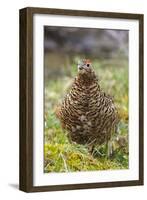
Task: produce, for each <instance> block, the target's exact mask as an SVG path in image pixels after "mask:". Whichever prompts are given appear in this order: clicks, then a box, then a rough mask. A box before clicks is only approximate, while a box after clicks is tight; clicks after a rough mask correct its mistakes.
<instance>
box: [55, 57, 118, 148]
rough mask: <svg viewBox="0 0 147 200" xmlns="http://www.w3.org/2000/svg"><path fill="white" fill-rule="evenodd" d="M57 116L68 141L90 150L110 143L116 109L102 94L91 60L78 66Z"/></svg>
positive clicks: (116, 118) (107, 96)
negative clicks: (66, 133)
mask: <svg viewBox="0 0 147 200" xmlns="http://www.w3.org/2000/svg"><path fill="white" fill-rule="evenodd" d="M56 115H57V117H58V118H59V119H60V122H61V125H62V128H63V129H65V130H67V132H68V136H69V138H70V139H71V140H72V141H73V142H76V143H78V144H84V145H87V146H88V147H89V148H90V149H91V150H92V149H93V148H94V147H95V145H101V144H103V143H105V142H108V141H109V140H110V139H111V135H112V132H113V131H114V128H115V127H116V125H117V123H118V114H117V109H116V107H115V105H114V102H113V99H112V98H111V97H110V96H109V95H106V94H105V92H103V91H102V90H101V88H100V85H99V82H98V79H97V77H96V74H95V72H94V70H93V67H92V64H91V62H90V60H87V59H84V60H82V61H81V63H80V64H78V75H77V77H76V78H75V80H74V82H73V85H72V87H71V90H70V92H69V93H68V94H67V95H66V96H65V98H64V100H63V102H62V104H61V105H59V107H58V109H57V112H56Z"/></svg>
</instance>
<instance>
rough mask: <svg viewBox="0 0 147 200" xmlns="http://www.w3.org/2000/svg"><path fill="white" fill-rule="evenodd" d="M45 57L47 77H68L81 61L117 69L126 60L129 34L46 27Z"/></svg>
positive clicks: (120, 31)
mask: <svg viewBox="0 0 147 200" xmlns="http://www.w3.org/2000/svg"><path fill="white" fill-rule="evenodd" d="M44 54H45V60H44V61H45V76H46V77H49V76H50V75H54V76H58V75H62V74H63V75H65V74H68V75H70V73H71V69H70V68H71V66H72V64H73V63H75V65H76V63H77V61H78V59H81V58H90V59H92V60H99V61H102V60H103V61H105V62H104V63H102V65H109V64H112V63H114V65H117V66H118V65H119V66H120V65H123V64H124V63H122V61H126V60H127V59H128V31H126V30H107V29H104V30H103V29H92V28H69V27H49V26H45V27H44ZM120 59H121V60H120ZM110 60H111V62H110Z"/></svg>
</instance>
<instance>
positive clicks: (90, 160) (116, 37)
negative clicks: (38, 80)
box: [44, 26, 129, 173]
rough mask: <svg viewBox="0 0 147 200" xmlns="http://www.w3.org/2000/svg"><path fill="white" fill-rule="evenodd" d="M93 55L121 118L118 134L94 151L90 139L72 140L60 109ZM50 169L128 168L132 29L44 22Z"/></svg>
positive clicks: (47, 168) (46, 165)
mask: <svg viewBox="0 0 147 200" xmlns="http://www.w3.org/2000/svg"><path fill="white" fill-rule="evenodd" d="M83 58H87V59H90V60H91V62H92V65H93V68H94V70H95V73H96V74H97V76H98V80H99V84H100V87H101V89H102V90H103V91H105V92H106V93H107V94H109V95H111V96H113V98H114V102H115V105H116V107H117V109H118V113H119V117H120V122H119V125H118V135H117V136H116V135H115V137H114V138H113V144H112V145H113V150H114V154H113V157H112V158H108V157H107V156H106V145H105V144H104V145H102V146H101V147H98V148H97V149H96V152H98V153H97V155H96V156H91V155H90V154H89V153H88V151H87V149H86V147H85V146H84V145H78V144H75V143H70V142H69V140H68V137H67V133H66V132H65V131H64V130H62V128H61V125H60V122H59V120H58V119H57V118H56V115H55V110H56V107H57V105H58V104H60V103H61V102H62V99H63V98H64V96H65V95H66V94H67V92H68V91H69V88H70V87H71V85H72V82H73V80H74V78H75V76H76V75H77V63H78V61H80V60H81V59H83ZM44 81H45V84H44V86H45V88H44V105H45V106H44V124H45V125H44V138H45V139H44V142H45V148H44V172H47V173H48V172H71V171H85V170H107V169H127V168H128V167H129V152H128V120H129V116H128V31H127V30H107V29H104V30H103V29H91V28H70V27H49V26H45V27H44Z"/></svg>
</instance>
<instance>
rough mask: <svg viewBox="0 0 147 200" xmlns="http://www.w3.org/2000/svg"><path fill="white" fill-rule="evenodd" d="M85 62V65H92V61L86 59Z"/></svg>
mask: <svg viewBox="0 0 147 200" xmlns="http://www.w3.org/2000/svg"><path fill="white" fill-rule="evenodd" d="M83 62H84V63H85V64H89V63H91V61H90V59H84V60H83Z"/></svg>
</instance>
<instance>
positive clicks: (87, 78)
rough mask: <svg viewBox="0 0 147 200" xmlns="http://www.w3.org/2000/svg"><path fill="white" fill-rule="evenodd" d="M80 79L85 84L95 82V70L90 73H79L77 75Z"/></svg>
mask: <svg viewBox="0 0 147 200" xmlns="http://www.w3.org/2000/svg"><path fill="white" fill-rule="evenodd" d="M77 78H78V81H79V82H81V83H82V84H83V85H91V84H92V83H93V82H95V81H96V79H97V78H96V75H95V73H94V72H91V73H88V74H86V73H85V74H80V73H79V74H78V76H77Z"/></svg>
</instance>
